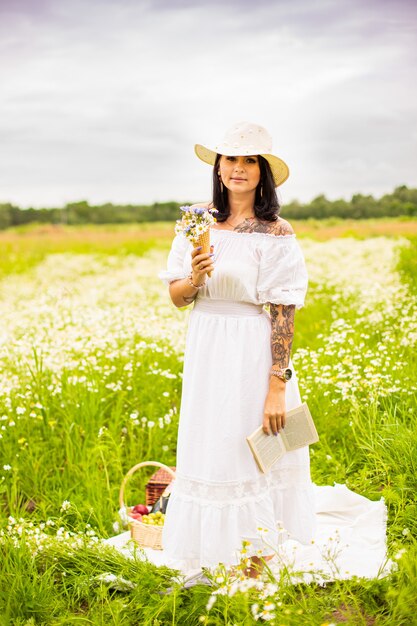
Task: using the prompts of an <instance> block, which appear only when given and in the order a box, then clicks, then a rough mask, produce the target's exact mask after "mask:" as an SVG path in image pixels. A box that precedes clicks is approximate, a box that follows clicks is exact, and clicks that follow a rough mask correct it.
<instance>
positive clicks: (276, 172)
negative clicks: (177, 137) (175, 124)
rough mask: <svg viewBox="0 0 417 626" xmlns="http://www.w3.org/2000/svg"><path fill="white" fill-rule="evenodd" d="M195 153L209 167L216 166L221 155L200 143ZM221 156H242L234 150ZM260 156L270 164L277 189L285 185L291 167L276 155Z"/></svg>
mask: <svg viewBox="0 0 417 626" xmlns="http://www.w3.org/2000/svg"><path fill="white" fill-rule="evenodd" d="M194 152H195V153H196V155H197V156H198V158H199V159H201V161H204V163H208V164H209V165H214V164H215V162H216V156H217V154H220V153H217V152H216V151H215V150H210V148H206V146H202V145H201V144H199V143H196V144H195V146H194ZM221 154H224V155H225V156H241V155H239V154H238V153H237V152H236V150H233V149H231V150H229V151H227V150H223V151H222V152H221ZM260 156H262V157H264V159H266V160H267V161H268V163H269V166H270V168H271V172H272V176H273V179H274V183H275V187H279V186H280V185H282V183H285V181H286V180H287V178H288V177H289V175H290V170H289V167H288V165H287V164H286V163H285V161H283V160H282V159H280V158H279V157H277V156H275V155H274V154H260Z"/></svg>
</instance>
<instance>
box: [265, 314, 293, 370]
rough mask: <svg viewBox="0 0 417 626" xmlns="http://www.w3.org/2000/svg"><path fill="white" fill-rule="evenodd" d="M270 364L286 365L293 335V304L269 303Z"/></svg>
mask: <svg viewBox="0 0 417 626" xmlns="http://www.w3.org/2000/svg"><path fill="white" fill-rule="evenodd" d="M270 313H271V324H272V331H271V351H272V365H277V366H278V367H288V363H289V360H290V354H291V347H292V340H293V336H294V315H295V304H289V305H284V304H272V303H271V304H270Z"/></svg>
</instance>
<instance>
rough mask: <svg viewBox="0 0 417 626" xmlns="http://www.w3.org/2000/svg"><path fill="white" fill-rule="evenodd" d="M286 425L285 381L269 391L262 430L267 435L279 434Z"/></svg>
mask: <svg viewBox="0 0 417 626" xmlns="http://www.w3.org/2000/svg"><path fill="white" fill-rule="evenodd" d="M284 426H285V383H284V382H283V383H282V386H279V387H278V386H277V387H274V388H272V389H270V390H269V391H268V395H267V396H266V400H265V405H264V419H263V423H262V430H263V431H264V433H265V434H266V435H270V434H271V431H272V434H274V435H278V433H279V431H280V430H281V428H284Z"/></svg>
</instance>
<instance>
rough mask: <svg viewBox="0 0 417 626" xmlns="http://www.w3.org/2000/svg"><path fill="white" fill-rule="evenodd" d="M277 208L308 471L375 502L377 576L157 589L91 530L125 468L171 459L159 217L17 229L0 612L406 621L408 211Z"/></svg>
mask: <svg viewBox="0 0 417 626" xmlns="http://www.w3.org/2000/svg"><path fill="white" fill-rule="evenodd" d="M292 223H293V226H294V228H295V231H296V233H297V235H298V237H299V241H300V244H301V246H302V249H303V251H304V254H305V257H306V261H307V266H308V271H309V276H310V284H309V290H308V294H307V299H306V306H305V307H304V308H303V309H301V310H299V311H298V312H297V316H296V333H295V338H294V344H293V352H292V358H293V362H294V365H295V367H296V369H297V373H298V378H299V383H300V390H301V394H302V397H303V399H305V400H308V403H309V406H310V409H311V412H312V414H313V415H314V417H315V421H316V424H317V427H318V430H319V432H320V442H319V443H318V444H317V445H315V446H314V448H312V450H311V462H312V476H313V480H314V481H315V482H316V484H319V485H326V484H327V485H332V484H334V483H335V482H336V483H343V484H346V485H347V486H348V487H349V488H350V489H352V490H353V491H356V492H358V493H360V494H362V495H364V496H366V497H368V498H370V499H372V500H377V499H379V498H381V497H383V498H384V499H385V502H386V504H387V507H388V520H387V541H388V554H389V557H390V558H391V559H392V561H393V562H394V567H393V570H392V573H391V574H390V575H389V576H386V577H381V578H378V579H372V580H367V579H359V578H353V579H349V580H336V581H334V582H331V583H327V584H325V585H320V584H310V585H307V584H288V580H286V579H285V574H283V578H282V579H280V580H275V579H271V577H268V573H266V575H265V578H264V579H262V580H261V581H256V582H255V581H249V580H242V581H240V582H238V583H233V584H232V583H230V581H229V579H228V577H227V575H225V574H224V573H222V572H219V573H218V574H217V575H216V577H215V579H214V586H213V587H209V586H203V585H198V586H195V587H192V588H191V589H188V590H184V589H180V588H179V587H178V588H175V589H174V591H173V592H172V593H171V594H168V595H161V594H160V593H159V592H160V591H163V590H164V589H165V588H167V587H169V586H170V585H171V584H172V580H171V578H172V576H173V575H174V574H175V572H174V571H171V570H169V569H168V568H166V567H159V568H158V567H156V566H154V565H152V564H150V563H147V562H143V561H141V560H140V559H136V560H128V559H125V558H123V557H122V556H121V555H119V554H118V553H117V552H116V551H114V550H113V549H111V548H109V547H107V546H105V545H103V544H102V542H101V540H102V539H103V538H107V537H109V536H112V535H114V534H115V533H117V532H120V531H121V530H122V525H121V520H120V518H119V517H118V508H119V505H118V492H119V487H120V484H121V481H122V478H123V476H124V475H125V473H126V472H127V470H128V469H129V468H130V467H131V466H133V465H134V464H136V463H138V462H139V461H142V460H149V459H152V460H158V461H161V462H163V463H165V464H167V465H175V449H176V429H177V425H178V412H179V406H180V397H181V372H182V363H183V353H184V342H185V332H186V328H187V320H188V315H189V311H190V309H187V308H184V309H176V308H175V307H174V306H173V305H172V303H171V301H170V299H169V295H168V290H167V288H166V286H165V285H164V284H163V283H162V281H160V279H159V278H158V277H157V272H158V271H159V270H160V269H164V268H165V265H166V256H167V253H168V250H169V246H170V242H171V239H172V237H173V224H172V223H157V224H155V223H154V224H145V225H142V224H141V225H140V226H139V225H129V226H101V227H87V226H86V227H82V228H75V227H73V228H71V227H65V226H63V227H51V226H37V225H31V226H30V227H25V228H16V229H10V230H7V231H4V232H1V233H0V250H1V255H0V314H1V325H0V502H1V510H0V554H1V562H2V566H1V571H0V624H1V625H3V624H4V625H8V624H10V625H12V624H13V625H18V626H23V625H27V626H29V625H35V624H48V625H49V624H51V625H57V626H58V625H64V624H71V625H72V624H97V625H98V624H120V625H122V624H123V625H130V624H131V625H135V624H141V625H149V626H165V625H168V624H170V625H171V624H172V625H175V624H178V625H181V626H182V625H186V626H188V625H190V626H194V625H197V624H210V625H213V626H214V625H223V624H224V625H228V626H233V625H236V626H240V625H242V624H244V625H249V624H254V623H263V622H264V621H268V622H270V623H272V624H276V625H277V626H298V625H306V626H324V625H330V624H339V623H340V624H347V625H350V624H352V625H353V624H355V625H356V624H357V625H364V626H373V625H375V626H377V625H383V626H385V625H386V626H388V625H389V626H393V625H394V626H406V625H407V626H408V625H412V624H417V595H416V593H415V589H416V588H417V543H416V538H417V502H416V493H417V445H416V444H417V403H416V398H417V394H416V392H417V357H416V344H417V317H416V295H417V220H411V219H408V220H389V219H381V220H369V221H368V220H363V221H356V222H355V221H353V220H349V221H347V220H343V221H342V220H325V221H320V222H318V221H314V220H308V221H303V222H295V221H293V222H292ZM151 473H152V471H151V470H150V471H143V473H141V474H140V475H137V477H136V479H135V480H132V481H131V483H130V484H129V489H128V494H127V497H128V498H129V501H130V502H131V503H136V502H140V501H143V500H144V485H145V484H146V482H147V480H148V478H149V476H150V474H151ZM109 574H111V575H114V576H116V577H117V581H118V588H115V585H114V584H111V582H109V580H110V579H109V578H108V575H109ZM116 586H117V585H116Z"/></svg>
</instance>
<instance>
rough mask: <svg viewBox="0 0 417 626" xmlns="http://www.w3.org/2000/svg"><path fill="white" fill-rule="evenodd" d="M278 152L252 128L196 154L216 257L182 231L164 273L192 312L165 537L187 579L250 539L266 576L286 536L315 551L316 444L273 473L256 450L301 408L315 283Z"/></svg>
mask: <svg viewBox="0 0 417 626" xmlns="http://www.w3.org/2000/svg"><path fill="white" fill-rule="evenodd" d="M271 150H272V144H271V139H270V137H269V135H268V133H267V131H266V130H265V129H264V128H262V127H261V126H257V125H255V124H249V123H246V122H243V123H239V124H236V125H235V126H234V127H233V128H232V129H230V130H229V131H228V132H227V133H226V136H225V138H224V141H223V142H222V143H220V144H219V145H217V146H216V147H215V148H214V149H213V150H210V149H208V148H206V147H204V146H202V145H200V144H197V145H196V146H195V151H196V154H197V156H198V157H199V158H200V159H202V160H203V161H205V162H206V163H209V164H211V165H213V166H214V168H213V202H212V204H210V205H208V204H205V205H199V206H215V207H216V209H217V210H218V211H219V213H217V214H216V219H217V223H216V224H215V225H214V226H213V227H212V228H211V231H210V236H211V242H212V246H211V253H205V254H202V253H201V251H200V250H199V249H198V248H197V249H193V246H192V244H191V243H190V242H189V241H188V240H187V239H186V237H185V236H184V235H183V234H182V233H181V234H178V235H176V236H175V238H174V240H173V242H172V247H171V250H170V253H169V256H168V263H167V270H166V271H162V272H160V273H159V276H160V278H161V279H162V280H164V281H165V282H166V283H167V284H169V293H170V297H171V299H172V302H173V303H174V305H175V306H177V307H184V306H187V305H189V304H191V303H194V306H193V309H192V311H191V312H190V317H189V325H188V330H187V337H186V349H185V354H184V371H183V387H182V397H181V409H180V419H179V428H178V446H177V461H176V467H177V477H176V480H175V482H174V483H173V490H172V493H171V497H170V502H169V506H168V508H167V513H166V519H165V525H164V529H163V547H164V551H165V553H166V555H167V556H168V558H169V559H170V564H171V565H172V566H173V567H177V568H179V569H182V570H192V569H196V568H197V569H198V568H201V567H204V566H206V567H214V566H216V565H217V564H218V563H219V562H222V563H224V564H225V565H228V566H234V565H237V564H238V563H239V562H240V560H241V557H242V554H241V553H240V550H241V548H242V546H243V543H242V542H246V543H245V545H246V556H249V557H250V558H251V566H250V567H249V568H248V570H247V574H248V575H249V576H256V575H257V574H258V573H259V571H261V566H262V564H263V563H264V559H265V560H267V559H269V558H272V556H273V555H274V550H275V549H276V548H277V546H278V544H279V543H280V542H282V541H283V540H284V539H285V538H289V537H292V538H294V539H297V540H299V541H301V542H302V543H309V542H310V541H311V539H312V537H313V534H314V525H315V515H314V505H313V497H312V483H311V479H310V466H309V450H308V447H305V448H302V449H300V450H297V451H294V452H290V453H287V454H286V455H285V456H284V457H283V458H282V459H280V460H279V461H277V462H276V463H275V464H274V466H273V467H272V469H271V470H270V472H269V473H268V474H266V475H265V474H262V473H261V472H260V471H259V469H258V467H257V465H256V463H255V461H254V459H253V457H252V454H251V452H250V449H249V446H248V444H247V442H246V437H247V436H248V435H249V434H250V433H252V432H253V431H254V430H255V429H256V428H257V427H259V426H260V424H262V425H263V430H264V432H266V433H268V434H270V435H271V436H274V435H277V433H278V432H279V431H280V430H281V428H284V426H285V415H286V410H288V409H290V408H292V407H295V406H298V405H299V404H301V398H300V394H299V390H298V384H297V377H296V374H295V372H294V370H293V367H292V362H291V357H290V354H291V346H292V341H293V332H294V314H295V309H298V308H301V307H302V306H303V303H304V297H305V293H306V290H307V280H308V279H307V273H306V269H305V263H304V259H303V255H302V253H301V250H300V248H299V245H298V242H297V239H296V235H295V233H294V231H293V229H292V227H291V226H290V224H289V223H288V222H287V221H285V220H284V219H282V218H280V217H279V216H278V214H279V209H280V207H279V203H278V200H277V195H276V190H275V188H276V187H278V186H279V185H280V184H282V183H283V182H284V181H285V180H286V179H287V178H288V175H289V171H288V167H287V165H286V164H285V163H284V161H282V160H281V159H280V158H278V157H276V156H274V155H273V154H272V153H271ZM213 251H214V252H213ZM214 255H215V256H214ZM209 272H212V275H211V277H210V278H209V277H208V276H207V274H208V273H209ZM264 304H269V308H270V314H268V312H267V311H266V310H265V309H264V308H263V305H264Z"/></svg>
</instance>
